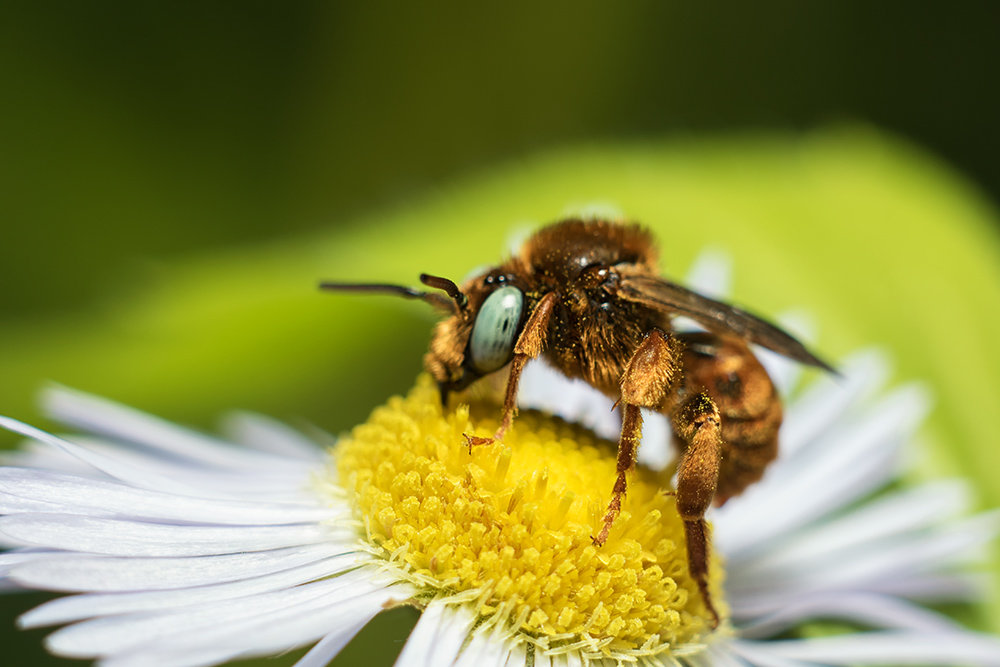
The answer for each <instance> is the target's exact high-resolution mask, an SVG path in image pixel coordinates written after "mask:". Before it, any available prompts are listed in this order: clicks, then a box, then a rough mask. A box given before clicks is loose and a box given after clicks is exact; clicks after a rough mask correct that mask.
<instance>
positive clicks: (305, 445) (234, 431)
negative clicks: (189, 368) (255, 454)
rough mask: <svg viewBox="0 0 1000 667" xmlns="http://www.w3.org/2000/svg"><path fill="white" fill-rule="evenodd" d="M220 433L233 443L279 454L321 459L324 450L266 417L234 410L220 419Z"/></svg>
mask: <svg viewBox="0 0 1000 667" xmlns="http://www.w3.org/2000/svg"><path fill="white" fill-rule="evenodd" d="M222 432H223V433H225V434H226V435H227V436H228V437H229V438H231V439H232V440H233V441H234V442H238V443H240V444H241V445H244V446H247V447H253V448H254V449H259V450H261V451H263V452H267V453H269V454H276V455H278V456H281V457H290V458H296V459H302V460H303V461H322V460H323V457H324V456H325V452H324V451H323V448H322V447H318V446H317V445H316V443H315V442H313V441H312V440H309V439H308V438H306V437H305V436H303V435H302V434H301V433H299V432H298V431H296V430H295V429H293V428H291V427H289V426H287V425H285V424H283V423H281V422H279V421H277V420H275V419H271V418H269V417H265V416H263V415H258V414H254V413H251V412H234V413H231V414H229V415H227V416H226V418H225V420H224V421H223V426H222Z"/></svg>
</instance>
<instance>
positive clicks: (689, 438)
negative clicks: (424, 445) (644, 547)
mask: <svg viewBox="0 0 1000 667" xmlns="http://www.w3.org/2000/svg"><path fill="white" fill-rule="evenodd" d="M420 280H421V282H422V283H423V284H424V285H426V286H427V287H430V288H433V289H434V290H435V291H432V292H425V291H420V290H416V289H412V288H409V287H403V286H399V285H386V284H348V283H331V282H324V283H321V287H322V288H324V289H330V290H348V291H371V292H382V293H389V294H395V295H398V296H403V297H407V298H415V299H421V300H424V301H427V302H429V303H431V304H433V305H434V306H436V307H438V308H440V309H443V310H445V311H447V312H448V313H449V316H448V317H446V318H445V319H443V320H441V321H440V322H438V324H437V325H436V327H435V329H434V333H433V336H432V338H431V342H430V349H429V350H428V352H427V354H426V355H425V357H424V366H425V368H426V370H427V371H428V372H429V373H430V374H431V375H432V376H433V377H434V379H435V380H436V381H437V384H438V387H439V388H440V390H441V398H442V402H446V401H447V398H448V395H449V393H450V392H453V391H458V390H461V389H464V388H465V387H467V386H468V385H470V384H471V383H472V382H475V381H476V380H478V379H479V378H482V377H484V376H487V375H490V374H493V373H496V372H498V371H500V370H501V369H503V368H504V367H507V366H509V367H510V372H509V376H508V380H507V386H506V391H505V395H504V402H503V408H502V414H501V420H500V427H499V428H498V429H497V431H496V433H495V434H494V435H493V436H492V437H490V438H483V437H477V436H473V435H468V434H466V436H465V437H466V440H467V441H468V444H469V446H470V449H471V447H472V446H475V445H483V444H488V443H492V442H494V441H500V440H502V439H503V437H504V434H505V433H506V432H507V430H508V429H509V428H510V426H511V423H512V421H513V419H514V416H515V413H516V412H517V387H518V381H519V379H520V377H521V372H522V370H523V369H524V367H525V364H526V363H527V362H528V361H529V360H531V359H534V358H536V357H539V356H543V357H544V358H545V359H546V360H547V361H548V362H549V363H550V364H551V365H552V366H553V367H554V368H556V369H558V370H559V371H561V372H562V373H563V374H565V375H566V376H568V377H571V378H582V379H583V380H585V381H586V382H587V383H589V384H590V385H591V386H593V387H595V388H596V389H598V390H599V391H601V392H602V393H604V394H605V395H606V396H608V398H609V399H610V400H611V401H614V403H615V404H616V405H618V406H620V407H621V410H622V428H621V436H620V438H619V441H618V457H617V476H616V479H615V483H614V487H613V488H612V489H611V499H610V501H609V503H608V507H607V510H606V512H605V514H604V517H603V519H602V521H601V524H600V526H598V528H597V531H596V535H595V536H594V537H593V541H594V543H595V544H596V545H598V546H601V545H603V544H604V543H605V542H606V541H607V539H608V535H609V531H610V530H611V527H612V526H613V525H614V521H615V518H616V517H617V516H618V514H619V512H620V511H621V504H622V499H623V498H624V496H625V492H626V489H627V475H628V473H629V471H631V470H632V468H633V467H634V466H635V461H636V450H637V447H638V444H639V440H640V436H641V429H642V414H641V412H640V408H648V409H651V410H655V411H658V412H660V413H662V414H664V415H666V416H667V417H668V418H669V420H670V422H671V424H672V428H673V434H674V438H673V439H674V443H675V445H676V447H677V449H678V452H679V460H678V464H677V488H676V500H677V510H678V513H679V514H680V516H681V518H682V520H683V521H684V530H685V536H686V538H687V560H688V567H689V569H690V572H691V576H692V578H693V579H694V580H695V581H696V582H697V585H698V588H699V591H700V592H701V596H702V598H703V599H704V601H705V604H706V607H707V608H708V610H709V612H710V613H711V614H712V616H713V620H714V623H715V624H718V621H719V617H718V613H717V611H716V609H715V606H714V604H713V603H712V596H711V594H710V592H709V589H708V554H709V548H708V547H709V533H708V529H707V526H706V524H705V513H706V511H707V510H708V508H709V507H710V506H711V505H712V504H713V502H714V504H715V505H717V506H719V505H722V504H723V503H725V502H726V501H727V500H728V499H729V498H731V497H733V496H735V495H737V494H739V493H740V492H742V491H743V490H744V489H745V488H746V487H747V486H748V485H750V484H752V483H753V482H756V481H757V480H759V479H760V478H761V476H762V475H763V473H764V470H765V468H766V467H767V466H768V464H769V463H770V462H771V461H772V460H774V458H775V456H776V455H777V452H778V429H779V427H780V426H781V420H782V406H781V401H780V399H779V397H778V394H777V391H776V390H775V387H774V384H773V383H772V381H771V379H770V377H769V376H768V374H767V371H765V370H764V367H763V366H762V365H761V363H760V362H759V361H758V360H757V358H756V357H755V356H754V353H753V351H752V350H751V348H750V345H751V344H755V345H760V346H762V347H764V348H767V349H769V350H773V351H775V352H777V353H779V354H781V355H784V356H786V357H788V358H790V359H793V360H795V361H798V362H801V363H803V364H806V365H809V366H815V367H818V368H822V369H825V370H827V371H831V372H832V371H833V369H832V368H831V367H830V366H829V365H828V364H826V363H824V362H823V361H821V360H820V359H819V358H817V357H816V356H815V355H814V354H812V353H811V352H810V351H809V350H807V349H806V348H805V347H804V346H803V345H802V344H801V343H800V342H798V341H797V340H796V339H795V338H793V337H792V336H790V335H789V334H787V333H786V332H784V331H782V330H781V329H780V328H778V327H776V326H775V325H773V324H770V323H768V322H766V321H765V320H763V319H761V318H759V317H757V316H755V315H752V314H750V313H748V312H746V311H743V310H740V309H739V308H736V307H734V306H731V305H729V304H726V303H722V302H719V301H716V300H714V299H710V298H708V297H706V296H703V295H701V294H698V293H696V292H694V291H691V290H689V289H687V288H685V287H682V286H681V285H678V284H676V283H673V282H671V281H669V280H666V279H664V278H662V277H661V276H660V275H659V265H658V257H657V252H656V249H655V244H654V242H653V237H652V235H651V234H650V232H649V231H647V230H646V229H644V228H642V227H641V226H639V225H636V224H622V223H617V222H611V221H605V220H579V219H570V220H564V221H562V222H558V223H555V224H552V225H549V226H546V227H543V228H541V229H539V230H538V231H536V232H535V233H534V234H533V235H532V236H531V237H529V238H528V240H527V241H526V242H525V243H524V245H523V247H522V248H521V250H520V252H519V253H518V254H517V255H515V256H513V257H511V258H510V259H508V260H506V261H504V262H503V263H501V264H499V265H498V266H496V267H494V268H491V269H489V270H487V271H485V272H483V273H481V274H480V275H478V276H476V277H474V278H471V279H470V280H468V281H467V282H465V284H463V285H462V286H461V288H459V287H458V286H457V285H456V284H455V283H454V282H452V281H450V280H448V279H446V278H440V277H437V276H431V275H427V274H423V275H421V276H420ZM678 316H685V317H687V318H690V319H692V320H694V321H696V322H697V323H699V324H700V325H701V326H703V327H704V328H705V329H706V331H704V332H681V331H677V330H675V329H674V328H673V326H672V321H673V319H674V318H675V317H678Z"/></svg>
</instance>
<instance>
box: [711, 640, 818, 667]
mask: <svg viewBox="0 0 1000 667" xmlns="http://www.w3.org/2000/svg"><path fill="white" fill-rule="evenodd" d="M724 646H725V648H726V649H728V650H729V651H731V652H732V653H733V654H734V655H736V656H738V657H739V658H740V659H741V660H742V661H741V662H740V663H738V664H741V665H743V664H748V665H752V666H753V667H816V663H814V662H803V661H801V660H794V659H792V658H786V657H783V656H778V655H772V654H771V653H770V652H768V650H767V646H768V643H767V642H757V641H747V640H742V639H734V640H731V641H728V642H726V643H725V644H724ZM718 652H721V650H720V651H717V653H718ZM743 661H745V662H743ZM713 667H714V664H713Z"/></svg>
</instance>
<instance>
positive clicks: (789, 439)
mask: <svg viewBox="0 0 1000 667" xmlns="http://www.w3.org/2000/svg"><path fill="white" fill-rule="evenodd" d="M839 372H840V373H841V375H839V376H831V375H821V376H820V377H819V378H817V380H816V382H814V383H813V384H812V385H810V386H809V388H808V389H807V390H806V391H805V393H803V394H802V396H800V397H798V398H797V399H796V400H795V401H794V402H793V403H792V404H791V405H789V406H788V409H787V410H786V412H785V419H784V422H783V423H782V425H781V450H782V454H783V455H784V456H785V457H789V456H791V455H792V454H793V453H794V452H796V451H798V449H799V448H800V447H802V446H804V445H805V444H807V443H810V442H813V441H815V440H816V439H817V438H818V437H820V436H821V435H822V434H823V433H826V432H827V431H829V430H830V429H831V428H832V427H834V426H836V425H837V423H838V422H839V421H841V420H842V419H843V417H844V415H845V413H846V412H848V410H849V409H850V408H851V407H852V406H854V405H857V404H859V403H861V402H862V401H863V400H864V399H866V398H867V397H869V396H870V395H872V393H873V392H874V391H875V390H876V389H878V388H879V387H880V386H881V385H882V383H883V382H884V381H885V378H886V377H887V375H888V365H887V363H886V361H885V355H884V354H882V353H880V352H878V351H876V350H867V351H864V352H860V353H857V354H853V355H851V356H850V357H848V358H847V359H845V360H843V362H841V364H840V368H839Z"/></svg>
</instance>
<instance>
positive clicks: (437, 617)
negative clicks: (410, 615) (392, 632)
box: [396, 600, 476, 667]
mask: <svg viewBox="0 0 1000 667" xmlns="http://www.w3.org/2000/svg"><path fill="white" fill-rule="evenodd" d="M475 622H476V618H475V615H474V614H473V613H472V611H471V610H470V609H468V608H467V607H466V606H465V605H461V604H450V603H446V602H442V601H440V600H435V601H433V602H431V603H430V604H429V605H427V608H426V609H425V610H424V612H423V613H422V614H421V615H420V620H419V621H417V625H416V627H414V628H413V632H411V633H410V636H409V638H408V639H407V640H406V645H405V646H404V647H403V651H402V653H400V654H399V658H398V659H397V660H396V667H425V665H441V666H442V667H443V666H444V665H452V664H454V662H455V660H457V659H458V654H459V651H460V650H461V649H462V644H463V643H464V642H465V640H466V638H467V637H468V636H469V633H470V632H471V631H472V627H473V625H474V624H475Z"/></svg>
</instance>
